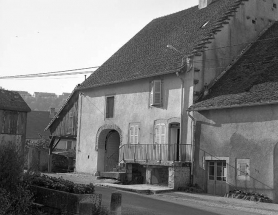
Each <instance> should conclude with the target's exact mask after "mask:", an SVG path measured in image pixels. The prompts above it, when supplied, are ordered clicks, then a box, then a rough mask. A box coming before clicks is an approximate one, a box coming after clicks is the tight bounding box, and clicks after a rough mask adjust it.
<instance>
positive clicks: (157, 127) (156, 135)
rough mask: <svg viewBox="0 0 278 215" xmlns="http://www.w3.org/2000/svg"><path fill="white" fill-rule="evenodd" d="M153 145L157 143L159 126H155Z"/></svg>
mask: <svg viewBox="0 0 278 215" xmlns="http://www.w3.org/2000/svg"><path fill="white" fill-rule="evenodd" d="M155 143H157V144H158V143H159V125H156V126H155Z"/></svg>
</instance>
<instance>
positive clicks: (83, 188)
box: [25, 173, 95, 194]
mask: <svg viewBox="0 0 278 215" xmlns="http://www.w3.org/2000/svg"><path fill="white" fill-rule="evenodd" d="M25 178H28V180H27V181H29V182H30V184H31V185H36V186H41V187H45V188H49V189H54V190H60V191H65V192H69V193H76V194H93V193H94V191H95V187H94V185H93V184H88V185H85V184H75V183H73V182H71V181H68V180H65V179H63V178H61V177H60V178H55V177H50V176H47V175H41V174H39V173H36V174H29V175H26V176H25Z"/></svg>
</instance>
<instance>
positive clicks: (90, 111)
mask: <svg viewBox="0 0 278 215" xmlns="http://www.w3.org/2000/svg"><path fill="white" fill-rule="evenodd" d="M184 75H185V76H186V75H189V74H184ZM191 77H192V73H191ZM154 79H162V81H163V84H162V92H163V94H162V101H163V105H162V106H161V107H152V106H150V105H149V99H150V98H149V96H150V83H151V81H152V80H154ZM188 82H189V81H188ZM186 87H188V85H187V86H186ZM107 95H114V96H115V103H114V109H115V112H114V117H113V118H111V119H105V96H107ZM185 97H186V96H185ZM187 97H188V94H187ZM79 99H80V101H79V103H80V104H82V105H79V106H80V107H79V111H80V112H81V114H79V116H80V119H79V125H78V127H79V128H80V130H79V137H78V138H77V140H78V142H77V145H78V149H79V150H77V162H76V170H77V171H78V172H87V173H95V172H97V171H98V167H97V166H98V164H97V161H98V156H99V153H98V151H97V150H99V146H98V144H99V137H98V136H99V134H100V133H101V132H102V131H105V130H106V129H114V130H117V131H118V132H119V134H120V136H121V138H120V139H121V144H127V143H128V129H129V124H130V123H133V122H136V123H138V122H139V123H140V135H139V140H140V143H142V144H153V136H154V131H153V127H154V123H155V121H156V120H165V122H166V123H167V121H168V120H169V122H172V120H177V119H180V117H181V103H180V101H181V81H180V79H179V78H178V77H177V76H176V75H175V74H170V75H165V76H159V77H155V78H148V79H141V80H136V81H130V82H127V83H121V84H114V85H108V86H104V87H98V88H93V89H92V90H86V91H84V92H82V96H80V97H79ZM81 100H82V102H81ZM187 100H188V98H187ZM186 103H187V105H188V102H186ZM115 125H116V127H115ZM103 126H104V127H103ZM184 133H186V132H184ZM96 149H97V150H96Z"/></svg>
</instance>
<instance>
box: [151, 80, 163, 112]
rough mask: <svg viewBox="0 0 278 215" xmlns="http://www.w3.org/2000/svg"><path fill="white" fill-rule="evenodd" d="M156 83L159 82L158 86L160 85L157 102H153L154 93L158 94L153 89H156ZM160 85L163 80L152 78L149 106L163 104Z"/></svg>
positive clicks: (154, 98) (154, 99)
mask: <svg viewBox="0 0 278 215" xmlns="http://www.w3.org/2000/svg"><path fill="white" fill-rule="evenodd" d="M156 83H159V87H160V92H159V103H157V102H155V101H156V94H158V92H156V91H155V89H156V86H157V85H156ZM162 86H163V80H162V79H154V80H152V81H151V82H150V99H149V101H150V106H151V107H160V106H162V104H163V100H162Z"/></svg>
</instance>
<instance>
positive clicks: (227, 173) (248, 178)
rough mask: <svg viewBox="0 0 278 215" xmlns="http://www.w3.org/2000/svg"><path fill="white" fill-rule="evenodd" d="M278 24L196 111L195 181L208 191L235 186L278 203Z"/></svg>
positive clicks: (248, 52)
mask: <svg viewBox="0 0 278 215" xmlns="http://www.w3.org/2000/svg"><path fill="white" fill-rule="evenodd" d="M277 50H278V22H275V23H274V24H273V25H272V26H271V27H270V28H269V29H268V30H267V31H266V32H265V33H263V34H262V36H261V37H259V38H258V39H257V40H256V41H255V42H254V43H252V44H251V45H250V47H249V48H248V49H247V50H246V51H245V52H244V53H243V54H242V56H241V57H240V58H239V60H238V61H236V62H235V63H234V64H233V65H232V66H231V68H230V69H228V70H227V71H226V72H225V73H224V74H223V75H222V76H221V77H220V78H219V80H218V81H216V82H215V83H214V84H213V85H211V88H210V89H209V90H208V92H207V95H206V96H204V97H202V98H200V99H199V101H198V102H196V103H195V104H194V105H193V106H192V107H191V108H190V111H192V113H194V118H195V120H196V129H195V140H194V145H195V156H194V157H195V160H194V182H195V183H197V184H199V185H200V186H202V187H203V189H205V190H207V192H208V193H211V194H216V195H223V194H224V193H226V192H228V191H229V190H232V189H234V188H237V189H243V190H246V191H251V192H258V193H263V194H265V195H267V196H268V197H270V198H271V199H274V201H275V202H276V203H277V202H278V144H277V143H278V134H277V131H276V129H277V127H278V106H277V104H278V96H277V92H278V73H277V71H278V62H277V59H278V51H277Z"/></svg>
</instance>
